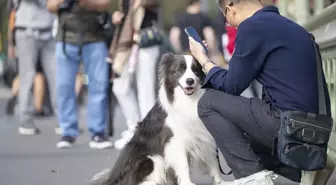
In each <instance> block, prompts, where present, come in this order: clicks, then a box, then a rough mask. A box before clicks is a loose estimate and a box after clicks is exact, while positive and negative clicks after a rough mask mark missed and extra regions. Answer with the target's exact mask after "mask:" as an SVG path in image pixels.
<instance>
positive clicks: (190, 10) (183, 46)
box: [169, 0, 217, 53]
mask: <svg viewBox="0 0 336 185" xmlns="http://www.w3.org/2000/svg"><path fill="white" fill-rule="evenodd" d="M188 26H192V27H194V28H195V30H196V31H197V33H198V34H200V37H201V39H202V40H206V41H207V43H208V46H209V51H210V52H214V51H216V50H217V46H216V36H215V31H214V29H213V28H212V25H211V20H210V18H209V17H208V16H207V15H206V14H203V13H202V12H201V1H200V0H188V6H187V9H186V12H184V13H183V14H181V15H180V16H178V17H177V18H176V21H175V24H174V26H173V27H172V28H171V30H170V36H169V37H170V42H171V43H172V45H173V47H174V49H175V51H176V52H177V53H188V52H189V41H188V36H187V35H186V34H185V33H184V29H185V28H186V27H188Z"/></svg>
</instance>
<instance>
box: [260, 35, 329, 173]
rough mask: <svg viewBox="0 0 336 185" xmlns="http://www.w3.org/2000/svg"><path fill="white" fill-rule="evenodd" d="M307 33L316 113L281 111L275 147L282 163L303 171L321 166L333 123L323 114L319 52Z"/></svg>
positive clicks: (323, 101) (323, 104)
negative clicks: (311, 50) (311, 52)
mask: <svg viewBox="0 0 336 185" xmlns="http://www.w3.org/2000/svg"><path fill="white" fill-rule="evenodd" d="M311 36H312V40H313V44H314V48H315V55H316V65H317V83H318V96H319V113H318V114H315V113H307V112H301V111H290V110H289V111H284V112H282V113H281V116H280V117H281V123H280V126H279V129H278V135H277V146H276V148H275V149H276V151H277V155H278V158H279V160H280V161H281V162H282V163H284V164H286V165H288V166H291V167H293V168H297V169H301V170H305V171H315V170H320V169H322V168H324V167H325V165H326V162H327V149H328V141H329V138H330V134H331V131H332V126H333V119H332V118H331V117H329V116H328V115H327V106H326V99H325V94H324V93H325V88H324V85H323V84H324V83H323V73H322V70H323V69H322V60H321V55H320V52H319V49H318V45H317V43H316V42H315V39H314V36H313V35H311ZM266 93H267V92H266ZM269 98H270V97H269Z"/></svg>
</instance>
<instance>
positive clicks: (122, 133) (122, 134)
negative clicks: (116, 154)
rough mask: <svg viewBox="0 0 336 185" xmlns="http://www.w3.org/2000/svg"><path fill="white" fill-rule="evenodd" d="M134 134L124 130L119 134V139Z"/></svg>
mask: <svg viewBox="0 0 336 185" xmlns="http://www.w3.org/2000/svg"><path fill="white" fill-rule="evenodd" d="M133 134H134V132H133V131H132V130H130V129H127V130H124V131H122V132H121V134H120V136H121V137H130V136H131V137H133Z"/></svg>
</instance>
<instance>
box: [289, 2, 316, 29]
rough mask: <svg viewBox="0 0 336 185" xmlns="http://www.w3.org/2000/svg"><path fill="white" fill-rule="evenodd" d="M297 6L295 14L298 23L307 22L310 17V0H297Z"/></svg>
mask: <svg viewBox="0 0 336 185" xmlns="http://www.w3.org/2000/svg"><path fill="white" fill-rule="evenodd" d="M320 1H321V0H320ZM295 8H296V12H295V16H296V21H297V23H299V24H301V25H302V24H303V23H305V22H307V20H308V18H309V17H310V13H309V8H310V7H309V1H308V0H296V1H295Z"/></svg>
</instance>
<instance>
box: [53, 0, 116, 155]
mask: <svg viewBox="0 0 336 185" xmlns="http://www.w3.org/2000/svg"><path fill="white" fill-rule="evenodd" d="M69 2H70V3H69ZM109 8H110V0H101V1H89V0H78V1H64V0H48V9H49V10H50V11H51V12H54V13H58V15H59V16H58V24H59V25H58V30H57V33H56V40H57V44H56V64H57V65H56V88H57V102H58V105H59V106H58V119H59V125H60V127H61V131H62V137H61V139H60V141H59V142H58V143H57V147H58V148H70V147H72V145H73V144H74V142H75V140H76V138H77V137H78V135H79V128H78V118H77V107H76V96H75V81H76V74H77V72H78V69H79V66H80V62H81V61H83V65H84V70H85V73H86V74H87V76H88V111H87V124H88V127H89V131H90V133H91V141H90V143H89V146H90V147H91V148H94V149H104V148H109V147H112V143H111V141H109V138H108V137H107V135H106V126H107V111H108V109H107V104H108V102H107V97H108V94H107V93H108V86H109V76H108V64H107V63H106V61H105V58H106V57H107V56H108V55H107V54H108V49H107V45H106V43H105V38H104V34H103V33H104V27H103V25H104V21H103V20H102V19H103V18H104V17H105V15H106V13H107V12H108V10H109Z"/></svg>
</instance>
